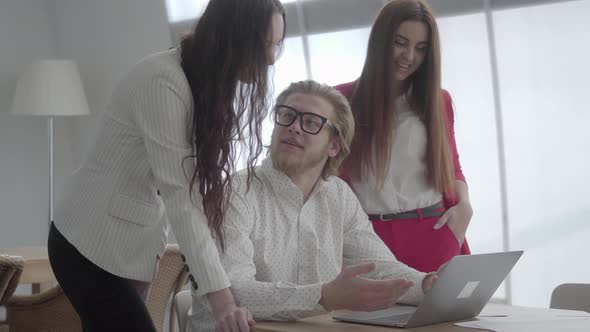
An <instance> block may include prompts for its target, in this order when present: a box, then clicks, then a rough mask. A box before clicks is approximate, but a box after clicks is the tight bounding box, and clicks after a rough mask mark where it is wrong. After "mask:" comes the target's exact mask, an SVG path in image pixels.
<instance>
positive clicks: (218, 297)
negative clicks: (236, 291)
mask: <svg viewBox="0 0 590 332" xmlns="http://www.w3.org/2000/svg"><path fill="white" fill-rule="evenodd" d="M207 298H208V300H209V305H210V306H211V311H212V312H213V317H214V318H215V331H217V332H249V331H250V328H252V327H254V325H255V324H256V323H255V322H254V319H253V318H252V313H251V312H250V311H248V310H247V309H246V308H241V307H238V306H237V305H236V303H235V301H234V298H233V295H232V294H231V292H230V290H229V288H225V289H222V290H220V291H217V292H213V293H209V294H207Z"/></svg>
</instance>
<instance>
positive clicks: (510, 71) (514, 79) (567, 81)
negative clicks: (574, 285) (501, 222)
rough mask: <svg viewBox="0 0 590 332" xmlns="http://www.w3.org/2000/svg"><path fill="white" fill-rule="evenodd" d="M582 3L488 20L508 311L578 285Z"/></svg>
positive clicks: (587, 185)
mask: <svg viewBox="0 0 590 332" xmlns="http://www.w3.org/2000/svg"><path fill="white" fill-rule="evenodd" d="M588 13H590V1H589V0H584V1H568V2H562V3H556V4H549V5H542V6H534V7H527V8H520V9H510V10H503V11H497V12H495V13H494V22H495V26H496V43H497V48H498V66H499V76H500V90H501V96H502V111H503V118H504V129H505V146H506V147H505V149H506V167H507V182H508V202H509V206H508V208H509V209H508V212H509V223H510V242H511V247H512V248H515V249H521V248H522V249H524V250H525V251H526V252H525V254H524V255H523V257H522V258H521V260H520V262H519V263H518V264H517V265H516V267H515V270H514V273H513V283H514V287H513V293H514V294H513V303H515V304H519V305H529V306H545V307H546V306H548V305H549V299H550V295H551V291H552V290H553V288H554V287H555V286H557V285H558V284H560V283H564V282H588V280H590V266H589V265H588V264H586V263H585V262H587V261H588V260H589V259H590V255H589V254H588V240H589V239H590V224H589V223H588V215H589V213H590V174H589V173H588V163H589V162H590V155H589V154H588V151H590V143H589V142H590V131H588V123H590V108H589V107H588V97H587V96H588V91H590V83H589V81H588V77H590V67H589V66H588V59H590V46H589V45H588V32H587V31H589V30H590V22H589V21H588V20H587V16H588Z"/></svg>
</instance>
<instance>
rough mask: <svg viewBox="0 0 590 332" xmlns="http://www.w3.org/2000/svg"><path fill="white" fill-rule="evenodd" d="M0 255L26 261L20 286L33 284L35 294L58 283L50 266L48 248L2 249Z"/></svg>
mask: <svg viewBox="0 0 590 332" xmlns="http://www.w3.org/2000/svg"><path fill="white" fill-rule="evenodd" d="M0 254H4V255H10V256H21V257H23V258H24V259H25V265H24V268H23V273H22V274H21V277H20V280H19V284H31V285H32V292H33V294H36V293H40V292H42V291H44V290H46V289H48V288H50V287H51V286H53V285H54V284H55V283H56V280H55V276H54V275H53V270H51V265H49V257H48V255H47V247H20V248H9V249H0Z"/></svg>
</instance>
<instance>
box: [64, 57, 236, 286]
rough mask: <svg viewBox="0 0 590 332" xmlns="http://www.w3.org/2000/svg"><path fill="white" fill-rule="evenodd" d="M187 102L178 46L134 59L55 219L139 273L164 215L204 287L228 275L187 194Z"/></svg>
mask: <svg viewBox="0 0 590 332" xmlns="http://www.w3.org/2000/svg"><path fill="white" fill-rule="evenodd" d="M192 109H193V98H192V94H191V90H190V87H189V84H188V81H187V80H186V76H185V75H184V72H183V71H182V67H181V66H180V55H179V51H178V50H177V49H172V50H168V51H164V52H160V53H157V54H153V55H150V56H148V57H146V58H145V59H143V60H141V61H140V62H139V63H138V64H137V65H136V66H135V67H134V68H133V69H132V70H131V71H130V72H129V73H128V74H127V75H126V76H125V77H124V78H123V79H122V80H121V82H120V83H119V85H118V86H117V87H116V89H115V92H114V94H113V98H112V100H111V103H110V104H109V107H108V109H107V110H106V111H105V113H104V115H103V117H102V120H101V123H100V128H99V132H98V137H97V139H96V141H95V142H94V145H93V146H92V148H91V149H90V151H89V153H88V155H87V157H86V159H85V160H84V162H83V164H82V166H81V167H80V168H79V169H77V170H76V171H75V172H74V174H73V176H72V177H71V178H70V179H69V181H68V183H67V185H66V189H65V191H64V194H63V195H62V196H61V197H60V199H59V203H58V205H57V208H56V213H55V225H56V227H57V228H58V229H59V231H60V232H61V233H62V234H63V235H64V236H65V237H66V239H68V241H69V242H70V243H72V244H73V245H74V246H75V247H76V248H77V249H78V251H80V253H82V254H83V255H84V256H85V257H87V258H88V259H89V260H90V261H92V262H94V263H95V264H96V265H98V266H99V267H101V268H102V269H104V270H106V271H108V272H110V273H112V274H115V275H117V276H121V277H124V278H129V279H134V280H141V281H151V280H152V278H153V276H154V272H155V269H156V257H157V255H159V254H161V253H162V251H163V249H164V247H165V244H166V240H167V235H168V225H170V226H171V227H172V231H173V232H174V234H175V235H176V238H177V240H178V243H179V245H180V248H181V250H182V252H183V253H184V255H185V256H186V259H187V264H188V266H189V269H190V273H191V274H192V275H193V276H194V278H195V281H196V282H197V283H198V290H197V294H199V295H202V294H206V293H209V292H212V291H216V290H220V289H223V288H226V287H229V280H228V278H227V276H226V274H225V272H224V270H223V267H222V265H221V263H220V259H219V253H218V251H217V248H216V245H215V243H214V241H213V239H212V237H211V232H210V230H209V228H208V226H207V219H206V217H205V215H204V213H203V209H202V205H201V201H200V199H199V200H198V202H197V203H198V204H197V206H195V204H193V203H192V202H191V199H190V196H189V190H190V189H189V180H188V179H189V178H190V176H191V175H192V173H193V171H194V163H191V162H184V163H183V160H184V158H185V157H186V156H188V155H190V154H191V153H192V150H193V149H192V145H191V144H190V137H191V135H190V133H189V131H188V129H189V128H190V126H191V116H192ZM158 190H159V191H160V195H158V194H157V192H158ZM197 195H198V193H197ZM196 197H199V196H196Z"/></svg>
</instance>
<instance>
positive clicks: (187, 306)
mask: <svg viewBox="0 0 590 332" xmlns="http://www.w3.org/2000/svg"><path fill="white" fill-rule="evenodd" d="M191 304H192V298H191V291H190V290H185V291H182V292H179V293H178V294H176V296H175V297H174V305H175V306H176V317H177V318H178V331H179V332H186V322H187V319H188V315H189V314H190V310H191Z"/></svg>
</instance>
